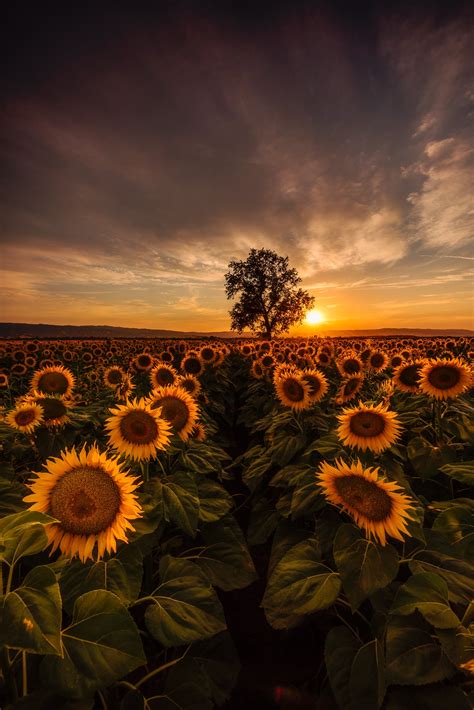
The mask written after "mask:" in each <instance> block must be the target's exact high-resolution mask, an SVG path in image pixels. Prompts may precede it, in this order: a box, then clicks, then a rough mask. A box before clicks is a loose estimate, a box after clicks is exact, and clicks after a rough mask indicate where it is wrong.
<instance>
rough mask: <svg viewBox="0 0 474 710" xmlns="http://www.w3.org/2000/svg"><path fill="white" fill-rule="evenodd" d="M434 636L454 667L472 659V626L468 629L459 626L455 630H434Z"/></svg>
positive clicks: (473, 632) (473, 625) (473, 634)
mask: <svg viewBox="0 0 474 710" xmlns="http://www.w3.org/2000/svg"><path fill="white" fill-rule="evenodd" d="M436 635H437V637H438V638H439V641H440V643H441V645H442V647H443V649H444V651H445V653H446V655H447V656H448V658H449V660H450V661H451V662H452V663H454V665H455V666H460V665H461V664H462V663H467V661H470V660H472V659H473V658H474V624H471V625H470V627H469V628H466V627H465V626H462V625H459V626H458V627H457V628H456V629H436Z"/></svg>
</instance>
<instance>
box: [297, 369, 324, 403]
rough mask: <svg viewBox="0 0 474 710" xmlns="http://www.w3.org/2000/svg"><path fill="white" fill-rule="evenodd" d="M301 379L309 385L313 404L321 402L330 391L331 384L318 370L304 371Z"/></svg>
mask: <svg viewBox="0 0 474 710" xmlns="http://www.w3.org/2000/svg"><path fill="white" fill-rule="evenodd" d="M301 379H302V380H303V381H304V382H306V383H307V384H308V385H309V397H310V400H311V404H314V403H315V402H319V401H320V400H321V399H322V398H323V397H324V395H325V394H326V392H327V391H328V388H329V384H328V381H327V378H326V375H323V373H322V372H320V371H319V370H317V369H316V368H311V369H306V370H303V372H302V373H301Z"/></svg>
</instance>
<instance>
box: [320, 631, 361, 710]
mask: <svg viewBox="0 0 474 710" xmlns="http://www.w3.org/2000/svg"><path fill="white" fill-rule="evenodd" d="M359 647H360V642H359V641H358V640H357V639H356V637H355V636H354V634H352V633H351V632H350V631H349V629H348V628H347V627H346V626H336V627H334V628H332V629H331V630H330V632H329V633H328V635H327V636H326V643H325V645H324V660H325V662H326V669H327V672H328V676H329V682H330V683H331V688H332V691H333V693H334V696H335V698H336V700H337V704H338V705H339V707H340V708H341V709H344V708H348V707H349V705H350V697H351V696H350V690H349V679H350V676H351V666H352V661H353V660H354V657H355V655H356V653H357V651H358V649H359Z"/></svg>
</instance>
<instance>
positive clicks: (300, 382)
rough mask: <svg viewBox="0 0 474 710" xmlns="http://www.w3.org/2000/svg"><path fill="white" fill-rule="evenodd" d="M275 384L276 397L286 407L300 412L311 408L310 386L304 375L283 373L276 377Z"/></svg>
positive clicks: (296, 372)
mask: <svg viewBox="0 0 474 710" xmlns="http://www.w3.org/2000/svg"><path fill="white" fill-rule="evenodd" d="M274 384H275V392H276V395H277V397H278V399H279V400H280V402H281V403H282V404H284V405H285V407H291V408H292V409H294V410H297V411H298V410H301V409H308V407H310V406H311V404H312V402H311V391H310V385H309V384H308V382H306V381H305V380H304V379H303V378H302V373H300V372H298V371H295V372H291V371H283V372H282V374H280V375H279V376H278V377H275V381H274Z"/></svg>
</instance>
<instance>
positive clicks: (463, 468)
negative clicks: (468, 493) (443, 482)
mask: <svg viewBox="0 0 474 710" xmlns="http://www.w3.org/2000/svg"><path fill="white" fill-rule="evenodd" d="M441 471H442V472H443V473H445V474H446V475H447V476H450V478H454V479H456V481H460V482H461V483H465V484H466V485H467V486H474V461H463V462H459V463H448V464H445V465H444V466H441Z"/></svg>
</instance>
